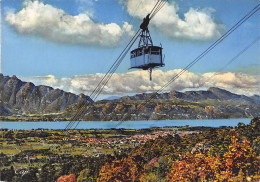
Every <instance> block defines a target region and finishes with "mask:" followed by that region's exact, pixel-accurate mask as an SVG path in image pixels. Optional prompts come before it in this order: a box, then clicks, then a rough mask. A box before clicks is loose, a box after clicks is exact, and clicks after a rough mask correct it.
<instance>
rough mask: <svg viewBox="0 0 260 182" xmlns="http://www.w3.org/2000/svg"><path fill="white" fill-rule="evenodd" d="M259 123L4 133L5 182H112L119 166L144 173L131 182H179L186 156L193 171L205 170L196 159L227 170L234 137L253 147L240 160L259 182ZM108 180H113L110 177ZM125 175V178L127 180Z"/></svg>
mask: <svg viewBox="0 0 260 182" xmlns="http://www.w3.org/2000/svg"><path fill="white" fill-rule="evenodd" d="M259 121H260V120H259V118H256V119H254V120H252V121H251V123H250V124H249V125H245V124H243V123H239V124H238V126H237V127H219V128H212V127H189V126H183V127H164V128H156V127H155V128H150V129H136V130H135V129H89V130H83V129H81V130H76V129H75V130H48V129H35V130H9V129H1V130H0V136H1V138H0V143H1V154H0V155H1V160H0V174H1V175H0V180H1V181H28V182H29V181H45V182H46V181H59V182H60V181H62V180H61V179H63V178H64V179H65V178H66V179H67V178H68V179H70V178H71V179H72V180H71V181H82V182H83V181H111V179H114V178H118V177H120V175H119V176H118V174H117V173H116V172H115V171H114V172H115V173H114V172H112V171H113V167H112V166H110V165H116V164H120V170H123V171H125V170H126V169H125V168H124V167H127V166H128V167H127V168H130V169H132V168H133V169H136V168H137V169H139V170H137V171H139V172H137V171H136V172H133V171H132V172H133V173H134V174H131V175H130V176H131V178H132V177H133V175H137V178H138V180H135V181H147V179H150V180H148V181H157V180H158V181H172V180H171V179H175V178H173V176H172V172H171V171H172V170H174V169H175V167H174V165H175V162H174V161H176V162H177V161H179V162H180V160H182V157H181V156H184V155H188V156H189V157H191V156H190V155H192V158H193V159H192V160H194V163H193V164H192V165H195V166H196V165H200V164H201V162H199V161H196V160H198V159H197V157H199V160H208V157H211V160H213V159H214V160H222V158H223V162H222V163H221V165H228V164H226V163H225V162H224V161H225V160H226V159H225V157H226V155H227V152H229V150H230V149H231V148H232V145H234V143H233V142H234V138H233V136H235V137H237V138H238V139H236V141H241V142H242V138H243V137H248V139H249V141H248V142H249V143H250V145H246V146H244V148H245V149H246V148H248V147H251V148H248V149H246V150H248V151H250V152H249V153H248V155H250V156H251V155H252V156H251V157H250V160H249V158H248V159H247V158H241V160H242V161H240V162H242V163H241V165H244V164H245V167H243V168H241V169H243V170H245V171H246V170H248V169H247V167H248V166H249V168H250V172H249V173H248V172H247V174H246V173H244V174H243V175H244V177H248V176H249V177H250V179H252V180H251V181H254V180H255V179H260V176H259V175H260V174H259V166H260V165H259V164H260V157H259V153H260V148H259V142H260V138H259V132H260V128H259ZM239 138H240V139H239ZM243 141H244V138H243ZM242 145H244V144H241V146H242ZM230 147H231V148H230ZM236 147H238V146H236ZM239 150H241V147H240V148H238V149H236V151H237V152H239ZM243 150H244V149H243ZM242 152H243V151H242ZM189 153H190V154H189ZM202 155H203V156H204V157H203V156H202ZM211 155H212V156H211ZM216 155H217V156H218V155H219V156H220V157H221V158H220V159H215V158H214V157H213V156H216ZM188 156H187V157H188ZM200 157H202V158H200ZM252 159H254V160H255V161H252ZM185 160H186V159H185ZM187 160H188V159H187ZM236 160H237V159H236ZM239 160H240V159H239ZM244 160H249V161H244ZM197 162H198V164H197ZM204 162H206V163H207V162H210V161H204ZM219 165H220V164H219ZM250 166H251V167H250ZM197 167H199V166H197ZM219 167H220V166H219ZM121 168H122V169H121ZM220 169H221V170H224V169H223V168H220ZM227 169H228V168H227ZM106 170H108V171H106ZM109 170H112V171H109ZM190 170H195V169H190ZM212 170H213V169H211V171H212ZM214 170H216V169H214ZM225 170H226V169H225ZM197 172H198V171H197ZM208 172H209V171H208ZM219 172H221V171H219ZM238 172H239V171H238ZM238 172H237V171H236V172H235V171H233V173H232V175H233V177H234V178H237V175H238ZM135 173H136V174H135ZM108 174H110V175H112V176H110V177H108V176H107V175H108ZM113 175H114V177H113ZM122 175H123V177H124V178H126V176H127V174H122ZM124 175H126V176H124ZM210 176H212V175H210V174H209V175H208V176H207V178H208V179H211V178H210ZM121 177H122V176H121ZM128 177H129V176H128ZM231 177H232V176H231ZM151 179H152V180H151ZM226 179H231V178H229V177H226ZM232 179H233V178H232ZM63 181H66V180H63ZM67 181H70V180H67ZM112 181H113V180H112ZM119 181H127V180H126V179H121V180H119ZM209 181H210V180H209ZM255 181H256V180H255Z"/></svg>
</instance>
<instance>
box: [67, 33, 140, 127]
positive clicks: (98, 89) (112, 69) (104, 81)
mask: <svg viewBox="0 0 260 182" xmlns="http://www.w3.org/2000/svg"><path fill="white" fill-rule="evenodd" d="M139 34H140V29H139V30H138V31H137V32H136V34H135V35H134V37H133V38H132V39H131V41H130V42H129V43H128V44H127V46H126V47H125V49H124V50H123V51H122V52H121V54H120V55H119V57H118V58H117V60H116V61H115V62H114V64H113V65H112V66H111V67H110V69H109V71H108V72H107V73H106V75H105V76H104V77H103V78H102V80H101V81H100V82H99V84H98V86H97V87H96V88H95V90H94V91H93V92H92V94H91V97H90V98H91V99H92V100H93V101H95V100H96V98H97V97H98V95H99V94H100V93H101V91H102V90H103V88H104V87H105V85H106V84H107V83H108V81H109V79H110V78H111V77H112V75H113V74H114V72H115V71H116V69H117V68H118V66H119V65H120V63H121V62H122V61H123V59H124V57H125V56H126V54H127V53H128V51H129V50H130V49H131V47H132V45H133V44H134V42H135V41H136V39H137V38H138V37H139ZM91 105H92V104H91ZM87 106H89V103H83V105H82V106H81V107H80V108H79V110H78V111H77V112H76V114H75V115H74V117H73V118H72V120H76V119H77V117H79V116H80V115H81V114H83V113H82V112H83V111H84V110H85V109H86V108H85V107H87ZM75 122H77V121H71V122H70V123H69V124H68V125H67V127H66V128H65V129H69V128H71V127H72V126H73V125H74V123H75Z"/></svg>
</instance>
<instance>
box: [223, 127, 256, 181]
mask: <svg viewBox="0 0 260 182" xmlns="http://www.w3.org/2000/svg"><path fill="white" fill-rule="evenodd" d="M231 143H232V144H231V145H230V146H229V151H228V152H226V153H225V154H224V160H225V161H224V162H225V170H224V171H223V172H222V173H221V174H222V177H223V178H224V179H227V178H228V177H229V176H237V175H238V174H239V172H240V173H243V174H245V175H246V176H249V175H255V172H256V171H258V173H257V174H260V171H259V170H260V160H259V157H257V154H256V152H255V150H254V149H253V148H251V147H250V141H249V140H248V139H247V138H245V137H244V138H243V142H242V143H241V142H240V141H239V138H238V137H237V133H236V132H235V131H232V136H231Z"/></svg>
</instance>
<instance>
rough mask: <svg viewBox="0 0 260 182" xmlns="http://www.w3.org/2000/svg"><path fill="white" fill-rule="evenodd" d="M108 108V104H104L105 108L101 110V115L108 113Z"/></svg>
mask: <svg viewBox="0 0 260 182" xmlns="http://www.w3.org/2000/svg"><path fill="white" fill-rule="evenodd" d="M109 108H110V104H108V103H107V104H106V105H105V107H104V108H103V109H102V112H103V113H106V112H107V111H108V109H109Z"/></svg>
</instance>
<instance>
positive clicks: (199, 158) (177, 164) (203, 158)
mask: <svg viewBox="0 0 260 182" xmlns="http://www.w3.org/2000/svg"><path fill="white" fill-rule="evenodd" d="M231 142H232V144H231V145H230V146H229V151H228V152H226V153H225V154H224V156H223V158H220V157H219V156H216V157H214V156H209V155H207V154H190V153H188V154H187V155H185V156H181V158H180V160H177V161H174V162H173V165H172V168H171V171H170V172H169V173H168V181H214V180H216V181H230V180H231V179H235V178H237V177H239V178H240V179H243V178H244V177H245V176H254V175H259V173H260V167H259V166H260V158H259V157H257V155H256V152H255V151H254V149H253V148H251V147H250V142H249V140H248V139H246V138H244V139H243V142H242V143H241V142H240V141H239V138H238V137H237V134H236V132H235V131H233V135H232V138H231Z"/></svg>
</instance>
